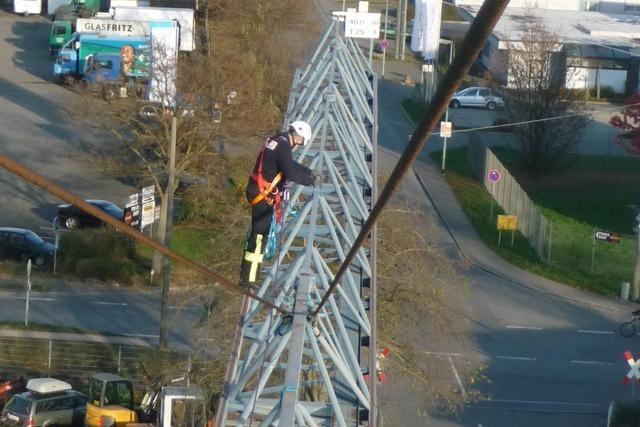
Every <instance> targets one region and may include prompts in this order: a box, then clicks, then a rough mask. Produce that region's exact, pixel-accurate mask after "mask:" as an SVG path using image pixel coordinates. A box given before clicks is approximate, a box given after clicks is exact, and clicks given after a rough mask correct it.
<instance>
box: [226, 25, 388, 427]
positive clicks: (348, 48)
mask: <svg viewBox="0 0 640 427" xmlns="http://www.w3.org/2000/svg"><path fill="white" fill-rule="evenodd" d="M340 31H341V24H340V23H339V22H336V21H334V22H332V23H331V24H330V25H329V28H328V29H327V31H326V32H325V33H324V35H323V37H322V39H321V41H320V43H319V46H318V48H317V49H316V51H315V52H314V54H313V56H312V57H311V60H310V61H309V63H308V65H307V66H306V67H305V68H304V69H298V70H296V73H295V76H294V81H293V85H292V89H291V94H290V98H289V104H288V109H287V114H286V120H285V126H286V124H287V123H289V122H290V121H293V120H298V119H300V120H305V121H307V122H308V123H309V124H310V125H311V128H312V129H313V132H314V135H313V140H312V143H311V144H309V145H307V146H306V147H304V148H303V149H301V150H300V152H299V153H297V157H298V161H300V162H302V163H304V164H306V165H308V166H309V167H310V168H311V169H312V170H313V171H314V174H316V175H317V176H318V181H317V184H316V186H315V187H302V186H294V187H293V188H292V189H291V197H290V200H289V202H288V203H287V205H286V208H285V217H284V218H285V219H284V224H283V229H282V233H281V239H280V248H279V252H278V253H277V254H276V256H275V257H274V259H273V260H271V262H270V264H267V263H265V266H264V267H263V281H262V282H261V287H260V290H259V291H258V292H257V293H258V295H260V296H262V297H264V298H266V299H267V300H270V301H273V302H274V303H275V304H276V305H279V306H281V307H283V308H285V309H286V310H287V311H290V312H291V313H292V314H291V315H282V314H281V313H279V312H277V311H275V310H273V309H270V308H268V307H265V306H264V305H263V304H261V303H259V302H257V301H251V300H248V299H246V298H245V300H244V303H243V308H242V315H241V321H240V324H239V327H238V329H237V332H236V341H235V344H236V345H235V349H234V352H233V354H232V357H231V360H230V362H229V366H228V369H227V382H226V387H225V393H224V396H223V397H222V399H221V401H220V407H219V409H218V417H217V425H218V426H245V425H250V424H252V425H256V426H272V425H274V426H275V425H278V426H293V425H296V426H347V425H350V426H351V425H361V424H362V422H365V421H367V417H368V413H369V410H370V408H371V405H372V402H373V404H375V388H372V387H375V378H376V375H375V347H374V346H373V344H374V343H375V232H374V233H372V236H371V237H370V238H369V242H368V244H367V246H365V247H363V248H361V249H360V250H359V252H358V255H357V257H356V259H355V261H354V262H353V263H351V265H350V267H349V269H348V270H347V272H346V274H345V275H344V276H343V277H342V279H341V280H340V282H339V286H338V287H337V289H336V292H335V293H334V294H333V295H331V297H330V298H329V299H328V301H327V304H326V305H324V306H323V307H322V309H321V310H320V312H319V313H318V316H315V317H313V316H311V315H309V313H311V312H313V311H314V310H315V309H317V307H318V304H319V302H320V300H321V298H322V297H323V296H324V295H325V293H326V291H327V289H328V288H329V284H330V283H331V281H332V279H333V277H334V276H333V273H334V272H335V271H336V270H337V268H338V266H339V265H340V264H341V262H342V260H344V258H345V254H346V252H348V251H349V249H350V248H351V243H352V242H353V240H354V239H355V237H356V236H357V235H358V233H359V231H360V229H361V225H362V224H363V222H364V221H365V220H366V218H367V216H368V215H369V211H370V209H371V206H372V204H373V201H374V200H373V197H374V195H375V194H376V192H375V191H376V178H375V173H374V171H375V156H374V153H375V146H376V106H377V104H376V101H375V100H376V86H377V84H376V77H375V75H374V73H373V72H372V70H371V68H370V66H369V64H368V62H367V61H366V59H365V58H364V56H363V54H362V52H361V50H360V48H359V47H358V46H357V45H356V43H355V42H354V41H353V40H352V39H345V38H343V37H342V36H341V34H340ZM372 325H373V328H372ZM369 344H371V347H370V346H369ZM368 372H373V375H371V376H370V378H371V379H373V380H374V384H373V385H371V384H369V381H368V380H367V376H366V373H368Z"/></svg>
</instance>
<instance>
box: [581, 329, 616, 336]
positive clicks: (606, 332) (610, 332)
mask: <svg viewBox="0 0 640 427" xmlns="http://www.w3.org/2000/svg"><path fill="white" fill-rule="evenodd" d="M578 333H579V334H602V335H613V331H591V330H589V329H578Z"/></svg>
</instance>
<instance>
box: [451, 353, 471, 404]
mask: <svg viewBox="0 0 640 427" xmlns="http://www.w3.org/2000/svg"><path fill="white" fill-rule="evenodd" d="M449 363H450V364H451V369H453V375H454V376H455V377H456V381H457V382H458V387H460V391H461V392H462V395H463V396H465V395H466V394H467V391H466V390H465V389H464V385H463V384H462V380H461V379H460V375H458V370H457V369H456V366H455V365H454V364H453V359H452V358H451V356H449Z"/></svg>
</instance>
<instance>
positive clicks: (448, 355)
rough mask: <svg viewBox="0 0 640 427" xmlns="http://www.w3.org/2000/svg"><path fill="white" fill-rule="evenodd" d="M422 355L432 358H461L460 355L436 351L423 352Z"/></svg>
mask: <svg viewBox="0 0 640 427" xmlns="http://www.w3.org/2000/svg"><path fill="white" fill-rule="evenodd" d="M423 353H424V354H430V355H432V356H447V357H462V353H443V352H438V351H423Z"/></svg>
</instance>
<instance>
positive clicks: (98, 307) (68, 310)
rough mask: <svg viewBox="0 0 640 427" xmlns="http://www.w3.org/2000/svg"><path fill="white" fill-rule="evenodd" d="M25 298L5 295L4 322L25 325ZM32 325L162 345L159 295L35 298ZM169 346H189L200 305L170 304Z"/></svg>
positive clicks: (115, 292) (0, 307) (0, 297)
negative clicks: (159, 341) (82, 331)
mask: <svg viewBox="0 0 640 427" xmlns="http://www.w3.org/2000/svg"><path fill="white" fill-rule="evenodd" d="M25 300H26V294H25V292H2V293H0V321H13V322H22V321H24V318H25ZM29 301H30V303H29V321H30V322H33V323H39V324H46V325H54V326H61V327H74V328H79V329H85V330H91V331H96V332H106V333H110V334H117V335H125V336H131V337H139V338H144V339H148V340H150V341H153V343H154V344H156V343H157V340H158V325H159V318H160V292H159V291H158V292H154V291H151V292H142V291H135V292H133V291H128V290H124V289H115V288H105V289H104V290H101V289H93V290H91V291H87V290H85V289H77V290H75V291H74V290H69V291H65V292H32V293H31V295H30V298H29ZM169 312H170V315H169V319H168V324H169V325H170V331H169V343H170V346H171V347H172V348H178V347H180V346H185V347H186V346H188V345H189V338H190V336H191V331H192V329H193V325H194V324H196V323H197V322H198V321H199V320H200V319H201V318H202V315H203V314H204V311H203V306H202V304H201V302H200V301H199V300H198V301H189V302H184V301H178V300H177V299H173V300H172V301H170V302H169Z"/></svg>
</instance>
